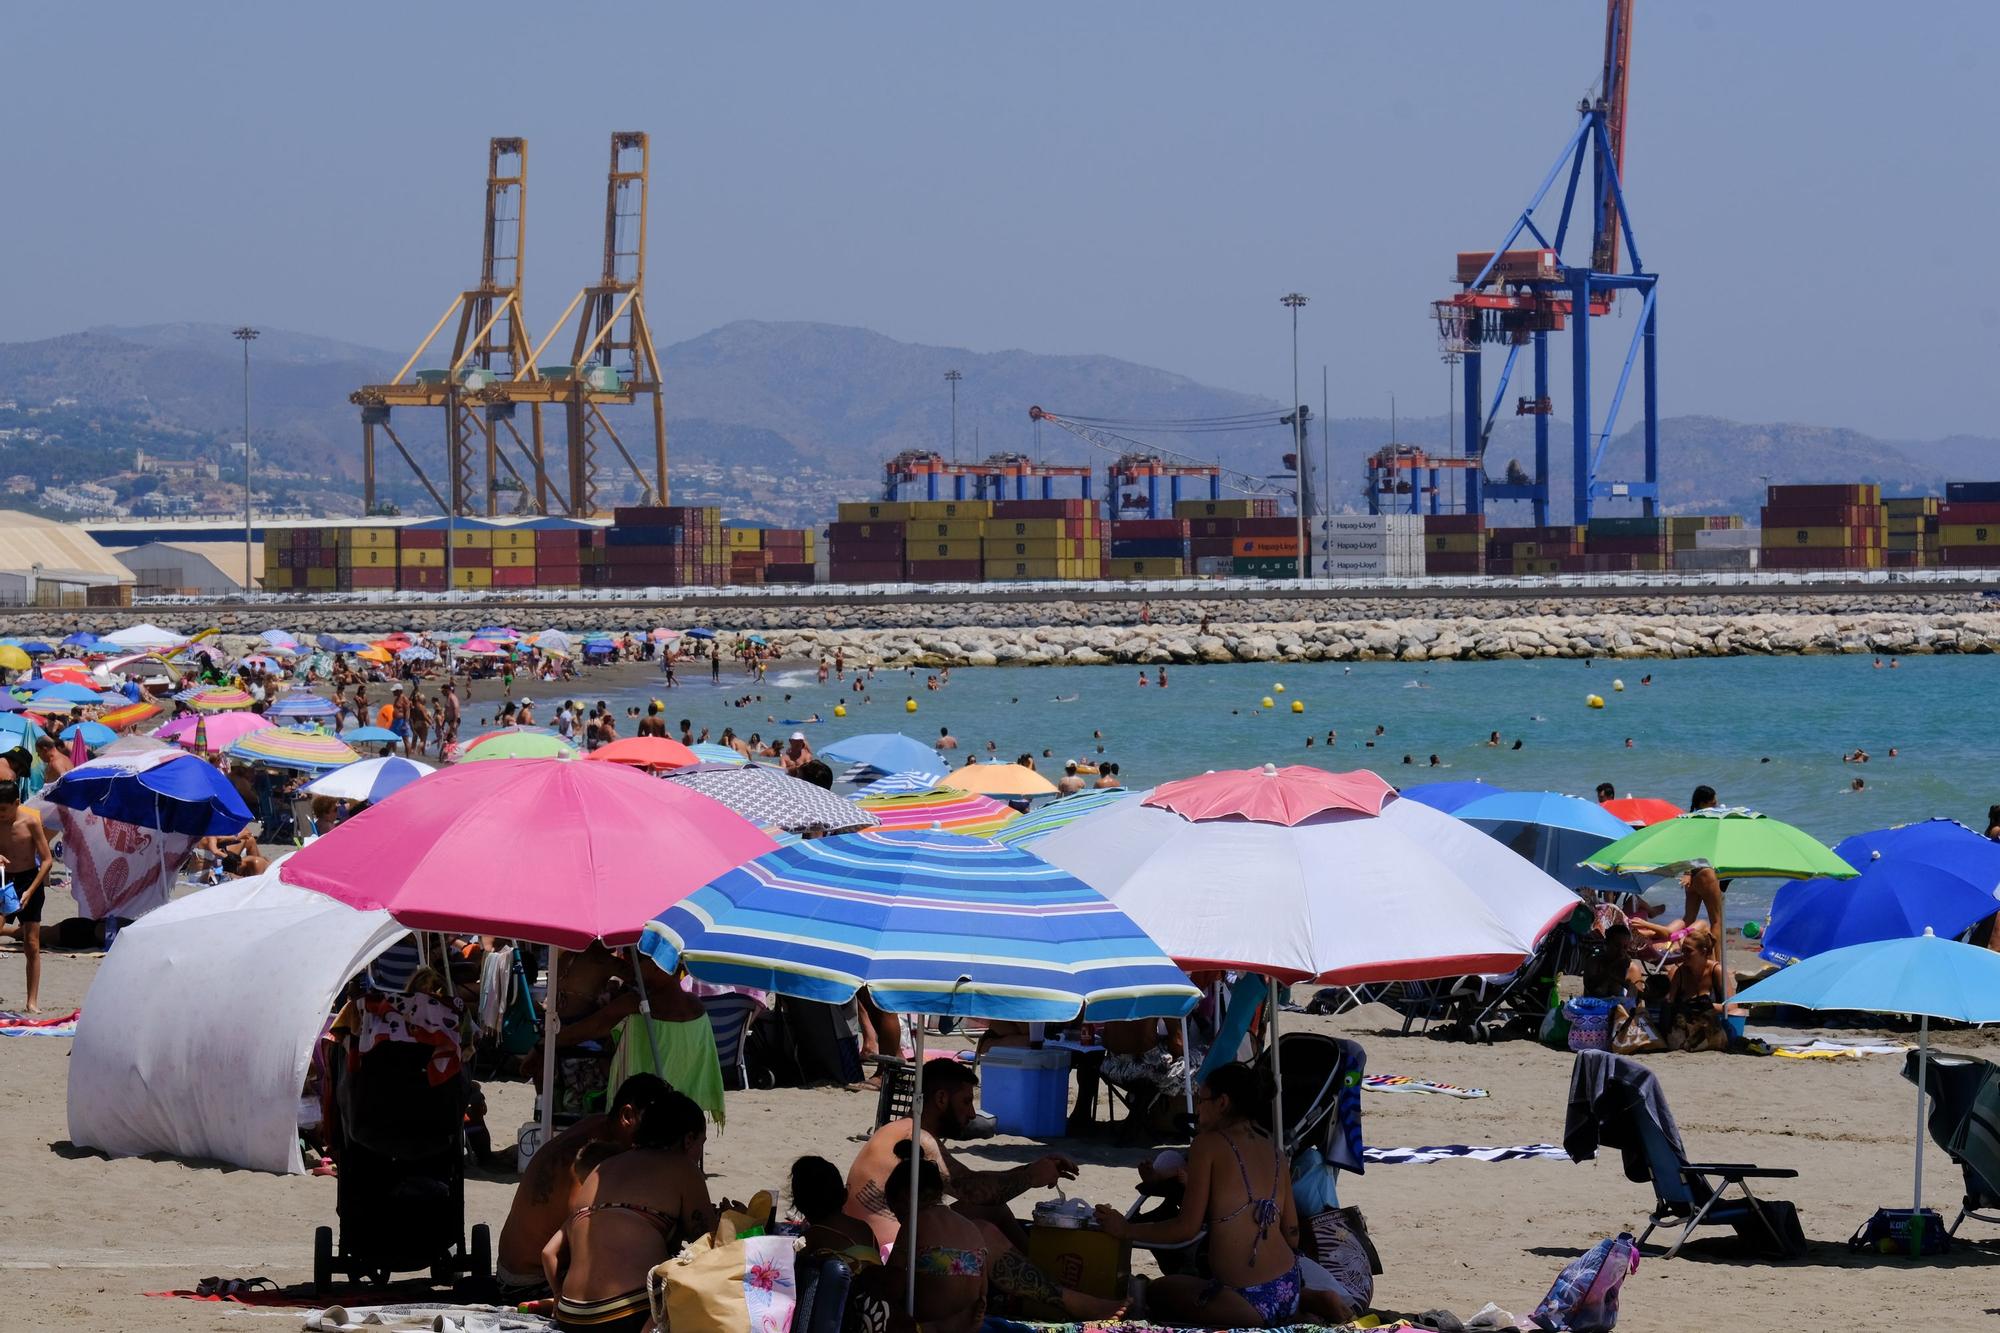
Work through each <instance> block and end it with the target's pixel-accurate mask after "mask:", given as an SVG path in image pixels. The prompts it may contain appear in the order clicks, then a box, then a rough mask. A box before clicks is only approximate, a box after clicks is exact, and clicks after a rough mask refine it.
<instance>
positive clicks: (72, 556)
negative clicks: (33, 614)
mask: <svg viewBox="0 0 2000 1333" xmlns="http://www.w3.org/2000/svg"><path fill="white" fill-rule="evenodd" d="M135 582H136V580H135V579H134V578H133V577H132V571H131V570H129V569H127V568H126V567H125V566H124V565H123V564H121V563H119V561H118V558H117V557H116V556H114V555H113V554H112V553H111V552H109V551H107V550H105V549H104V548H103V547H102V546H100V545H98V544H97V542H96V540H95V539H94V538H92V537H91V535H90V534H89V533H87V532H85V531H84V530H83V529H82V528H79V527H75V526H73V525H71V524H67V523H58V522H56V521H54V520H53V519H47V518H42V517H40V516H39V515H36V514H29V513H25V512H23V511H21V510H18V509H0V606H79V607H80V606H129V605H131V602H132V591H133V586H134V584H135Z"/></svg>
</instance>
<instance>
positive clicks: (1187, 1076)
mask: <svg viewBox="0 0 2000 1333" xmlns="http://www.w3.org/2000/svg"><path fill="white" fill-rule="evenodd" d="M1181 1097H1182V1099H1183V1100H1185V1101H1186V1102H1187V1113H1188V1116H1189V1117H1190V1118H1192V1117H1193V1116H1194V1048H1193V1047H1192V1046H1189V1045H1188V1029H1187V1015H1186V1014H1182V1015H1181Z"/></svg>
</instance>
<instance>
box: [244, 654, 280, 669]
mask: <svg viewBox="0 0 2000 1333" xmlns="http://www.w3.org/2000/svg"><path fill="white" fill-rule="evenodd" d="M237 665H238V666H246V667H251V668H254V669H255V670H258V671H283V670H284V669H285V664H284V663H283V662H280V661H279V660H278V659H277V658H275V657H272V656H270V655H269V654H266V653H252V654H250V656H248V657H246V658H243V659H242V660H241V661H240V662H238V663H237Z"/></svg>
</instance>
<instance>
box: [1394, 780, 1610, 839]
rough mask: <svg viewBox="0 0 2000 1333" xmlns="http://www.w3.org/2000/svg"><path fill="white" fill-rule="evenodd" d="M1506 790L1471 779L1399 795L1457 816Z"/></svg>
mask: <svg viewBox="0 0 2000 1333" xmlns="http://www.w3.org/2000/svg"><path fill="white" fill-rule="evenodd" d="M1505 790H1507V789H1506V788H1505V787H1496V786H1494V785H1493V784H1492V783H1490V782H1481V781H1479V780H1478V779H1477V778H1471V779H1468V780H1467V781H1464V782H1420V783H1418V784H1417V785H1416V786H1414V787H1404V788H1403V789H1402V790H1401V791H1399V792H1398V793H1397V795H1399V796H1401V797H1402V798H1403V799H1404V800H1406V801H1415V802H1416V803H1417V804H1418V805H1427V806H1429V807H1430V808H1431V809H1433V810H1442V811H1444V812H1445V813H1446V814H1448V815H1455V814H1457V813H1458V808H1459V807H1460V806H1462V805H1471V804H1472V803H1473V802H1474V801H1477V800H1480V799H1482V798H1484V797H1487V796H1493V795H1497V794H1498V793H1500V792H1503V791H1505ZM1625 831H1626V832H1627V833H1630V832H1631V831H1632V830H1631V829H1629V828H1628V829H1626V830H1625Z"/></svg>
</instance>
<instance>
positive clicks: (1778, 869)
mask: <svg viewBox="0 0 2000 1333" xmlns="http://www.w3.org/2000/svg"><path fill="white" fill-rule="evenodd" d="M1697 862H1706V863H1707V864H1708V865H1710V866H1712V867H1714V869H1715V873H1716V875H1717V877H1718V878H1721V879H1814V878H1817V877H1820V876H1824V877H1826V878H1829V879H1853V878H1854V877H1855V876H1856V875H1858V874H1860V873H1861V872H1860V871H1858V870H1856V869H1855V868H1854V867H1853V866H1850V865H1849V864H1847V862H1845V861H1843V860H1841V859H1840V858H1839V857H1838V856H1835V855H1834V854H1833V852H1832V851H1831V850H1830V849H1828V848H1827V847H1826V846H1825V845H1824V844H1822V843H1820V842H1817V841H1815V840H1814V839H1813V838H1812V837H1811V836H1810V835H1808V834H1805V833H1802V832H1800V831H1799V830H1798V829H1795V828H1793V827H1792V826H1791V825H1790V824H1787V823H1784V822H1783V821H1782V820H1776V819H1770V818H1767V817H1766V816H1764V815H1760V814H1758V813H1756V812H1755V811H1754V810H1742V809H1710V810H1696V811H1693V812H1691V813H1689V814H1685V815H1681V816H1680V817H1678V818H1676V819H1667V820H1662V821H1661V822H1660V823H1658V824H1651V825H1648V826H1647V827H1645V828H1642V829H1636V830H1634V831H1633V832H1632V833H1630V834H1627V835H1626V836H1625V837H1622V838H1620V839H1619V840H1618V841H1616V842H1614V843H1612V844H1610V845H1609V846H1608V847H1605V848H1602V849H1601V850H1599V851H1598V853H1597V854H1596V855H1594V856H1592V857H1591V858H1590V859H1589V860H1587V861H1585V862H1584V863H1583V864H1584V865H1586V866H1588V867H1590V868H1591V869H1592V870H1608V871H1613V872H1616V873H1619V874H1625V875H1670V874H1673V873H1675V872H1677V871H1681V870H1686V869H1688V868H1689V867H1691V866H1693V865H1694V864H1696V863H1697Z"/></svg>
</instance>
